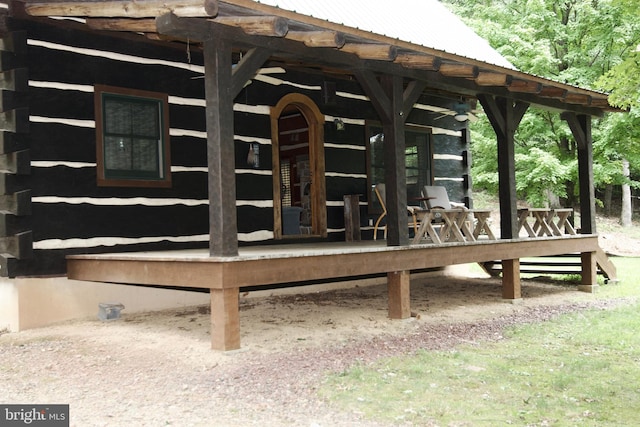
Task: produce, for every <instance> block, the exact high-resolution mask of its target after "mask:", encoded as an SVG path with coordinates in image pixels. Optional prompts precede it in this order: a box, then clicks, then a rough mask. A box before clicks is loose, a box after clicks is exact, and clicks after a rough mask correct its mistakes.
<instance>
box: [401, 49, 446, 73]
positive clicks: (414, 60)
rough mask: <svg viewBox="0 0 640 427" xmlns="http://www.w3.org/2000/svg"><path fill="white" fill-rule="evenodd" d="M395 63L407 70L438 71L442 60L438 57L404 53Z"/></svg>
mask: <svg viewBox="0 0 640 427" xmlns="http://www.w3.org/2000/svg"><path fill="white" fill-rule="evenodd" d="M395 62H396V63H397V64H400V65H402V66H403V67H407V68H419V69H423V70H433V71H438V69H439V68H440V64H441V63H442V60H441V59H440V58H438V57H437V56H431V55H419V54H411V53H404V54H402V55H398V56H397V57H396V59H395Z"/></svg>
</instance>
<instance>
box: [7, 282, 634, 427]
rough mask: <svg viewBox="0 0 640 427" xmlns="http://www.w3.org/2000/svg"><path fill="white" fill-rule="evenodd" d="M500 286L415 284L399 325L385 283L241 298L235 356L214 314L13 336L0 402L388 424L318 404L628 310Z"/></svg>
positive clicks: (121, 417) (106, 417)
mask: <svg viewBox="0 0 640 427" xmlns="http://www.w3.org/2000/svg"><path fill="white" fill-rule="evenodd" d="M500 292H501V288H500V283H499V281H498V280H495V279H480V278H472V277H464V278H444V279H443V278H439V279H423V280H422V281H416V283H413V282H412V309H413V310H415V311H416V315H415V317H412V318H411V319H407V320H403V321H397V320H395V321H394V320H389V319H387V317H386V299H385V298H386V295H385V293H386V289H385V287H384V286H372V287H367V288H356V289H350V290H343V291H330V292H323V293H315V294H306V295H304V294H300V295H289V296H272V297H262V298H254V299H243V300H242V301H241V325H242V341H243V348H242V349H241V350H238V351H234V352H227V353H220V352H214V351H211V350H210V348H209V335H208V327H209V317H208V312H207V311H208V309H207V308H206V307H194V308H192V309H189V310H181V311H165V312H160V313H146V314H138V315H127V314H126V313H125V314H123V318H122V319H120V320H117V321H112V322H99V321H97V320H93V319H91V320H84V321H76V322H70V323H65V324H61V325H55V326H51V327H47V328H41V329H36V330H31V331H24V332H21V333H16V334H10V333H5V334H3V335H1V336H0V356H1V362H0V382H1V383H2V384H3V386H2V389H1V390H0V402H3V403H48V404H53V403H65V404H70V413H71V425H72V426H161V425H175V426H253V425H259V426H376V425H380V424H376V423H374V422H371V421H369V420H364V419H362V418H361V416H360V414H357V413H345V412H340V411H338V410H336V409H335V408H333V407H331V405H330V404H329V403H328V402H325V401H323V400H322V399H320V398H318V396H317V394H316V391H317V389H318V387H319V386H320V385H321V384H322V381H323V378H324V376H325V375H326V373H327V372H340V371H343V370H344V369H346V368H348V367H349V366H352V365H353V364H354V363H364V364H366V363H370V362H373V361H375V360H377V359H379V358H381V357H387V356H394V355H401V354H408V353H412V352H414V351H416V350H418V349H448V348H452V347H454V346H456V345H458V344H461V343H482V342H486V341H494V340H500V339H502V334H503V331H504V328H505V327H507V326H511V325H514V324H521V323H530V322H542V321H545V320H548V319H550V318H552V317H555V316H557V315H559V314H562V313H568V312H573V311H577V310H584V309H587V308H590V307H597V308H601V309H608V308H610V307H612V306H615V305H618V304H620V303H623V302H621V301H603V300H598V299H595V298H594V297H593V295H591V294H584V293H581V292H577V291H575V289H573V288H570V287H561V286H554V285H552V284H549V283H539V282H529V281H527V282H525V283H523V296H524V299H523V300H522V302H521V303H519V304H507V303H505V302H503V301H502V300H501V297H500ZM125 312H126V310H125Z"/></svg>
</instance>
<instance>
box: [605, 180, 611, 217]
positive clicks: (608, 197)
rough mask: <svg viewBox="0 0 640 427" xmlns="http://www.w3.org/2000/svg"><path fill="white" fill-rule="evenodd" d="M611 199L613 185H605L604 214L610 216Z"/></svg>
mask: <svg viewBox="0 0 640 427" xmlns="http://www.w3.org/2000/svg"><path fill="white" fill-rule="evenodd" d="M612 197H613V185H612V184H607V185H606V186H605V187H604V214H605V215H606V216H611V199H612Z"/></svg>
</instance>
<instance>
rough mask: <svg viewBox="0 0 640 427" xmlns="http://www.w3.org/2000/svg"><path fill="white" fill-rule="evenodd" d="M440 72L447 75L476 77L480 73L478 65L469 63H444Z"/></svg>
mask: <svg viewBox="0 0 640 427" xmlns="http://www.w3.org/2000/svg"><path fill="white" fill-rule="evenodd" d="M439 71H440V74H442V75H443V76H446V77H464V78H475V77H476V76H477V75H478V67H477V66H475V65H468V64H454V63H449V62H447V63H444V64H442V65H440V69H439Z"/></svg>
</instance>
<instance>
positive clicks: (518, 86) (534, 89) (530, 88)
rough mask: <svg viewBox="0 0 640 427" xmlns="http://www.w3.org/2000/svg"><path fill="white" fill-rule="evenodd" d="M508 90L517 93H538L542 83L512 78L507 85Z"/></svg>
mask: <svg viewBox="0 0 640 427" xmlns="http://www.w3.org/2000/svg"><path fill="white" fill-rule="evenodd" d="M507 89H508V90H509V92H517V93H539V92H540V91H541V90H542V84H541V83H538V82H532V81H529V80H521V79H514V80H513V81H512V82H511V84H510V85H509V86H507Z"/></svg>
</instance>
